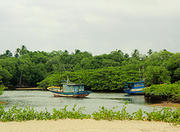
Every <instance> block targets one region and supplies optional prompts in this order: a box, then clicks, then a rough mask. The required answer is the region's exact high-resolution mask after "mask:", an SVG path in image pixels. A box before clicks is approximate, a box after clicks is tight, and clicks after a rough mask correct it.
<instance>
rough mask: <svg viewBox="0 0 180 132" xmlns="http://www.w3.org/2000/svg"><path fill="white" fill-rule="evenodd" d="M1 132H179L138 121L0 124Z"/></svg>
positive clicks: (157, 124) (171, 125)
mask: <svg viewBox="0 0 180 132" xmlns="http://www.w3.org/2000/svg"><path fill="white" fill-rule="evenodd" d="M0 130H1V132H12V131H13V132H24V130H25V131H26V132H50V131H51V132H111V131H112V132H132V131H133V132H179V130H180V127H179V126H174V125H173V124H171V123H165V122H155V121H151V122H150V121H138V120H123V121H121V120H113V121H107V120H98V121H97V120H93V119H83V120H80V119H64V120H56V121H55V120H43V121H42V120H41V121H40V120H39V121H38V120H32V121H23V122H0Z"/></svg>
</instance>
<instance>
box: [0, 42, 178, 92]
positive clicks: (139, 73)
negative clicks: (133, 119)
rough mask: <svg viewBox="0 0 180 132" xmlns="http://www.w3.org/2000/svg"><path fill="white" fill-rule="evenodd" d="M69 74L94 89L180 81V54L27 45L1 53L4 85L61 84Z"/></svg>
mask: <svg viewBox="0 0 180 132" xmlns="http://www.w3.org/2000/svg"><path fill="white" fill-rule="evenodd" d="M67 76H68V77H69V79H70V81H72V82H76V83H84V84H86V85H87V88H89V89H91V90H93V91H121V90H122V88H123V83H124V82H126V81H138V80H140V79H142V80H144V81H145V84H146V86H150V85H152V84H163V83H175V82H177V81H178V80H180V53H171V52H169V51H167V50H162V51H159V52H156V51H152V50H151V49H149V51H148V52H147V54H141V53H140V52H139V51H138V50H137V49H135V50H134V51H133V52H132V54H131V55H129V54H127V53H123V52H122V51H121V50H116V51H112V52H110V53H109V54H102V55H92V54H91V53H89V52H87V51H85V52H82V51H80V50H78V49H77V50H75V51H74V52H73V53H69V52H68V51H67V50H65V51H61V50H58V51H52V52H44V51H30V50H28V49H27V48H26V46H24V45H23V46H22V47H20V48H17V49H16V52H15V53H14V54H13V53H12V52H11V51H10V50H6V51H5V52H4V53H3V54H1V55H0V83H1V84H0V85H4V86H6V87H8V88H10V89H11V88H14V87H37V86H38V87H43V88H47V87H48V86H51V85H59V84H60V83H61V82H62V81H63V80H66V78H67Z"/></svg>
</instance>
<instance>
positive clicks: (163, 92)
mask: <svg viewBox="0 0 180 132" xmlns="http://www.w3.org/2000/svg"><path fill="white" fill-rule="evenodd" d="M144 92H145V94H149V95H156V96H160V97H166V98H168V100H172V101H177V100H180V84H162V85H152V86H150V87H149V88H146V89H145V90H144Z"/></svg>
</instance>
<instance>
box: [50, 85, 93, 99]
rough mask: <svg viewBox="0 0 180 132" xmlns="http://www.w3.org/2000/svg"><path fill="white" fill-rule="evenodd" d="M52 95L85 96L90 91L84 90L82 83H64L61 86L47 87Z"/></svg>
mask: <svg viewBox="0 0 180 132" xmlns="http://www.w3.org/2000/svg"><path fill="white" fill-rule="evenodd" d="M47 89H48V90H49V91H50V92H52V93H53V94H54V97H85V96H88V95H89V94H90V93H91V91H85V90H84V85H83V84H73V83H64V84H62V87H56V86H51V87H48V88H47Z"/></svg>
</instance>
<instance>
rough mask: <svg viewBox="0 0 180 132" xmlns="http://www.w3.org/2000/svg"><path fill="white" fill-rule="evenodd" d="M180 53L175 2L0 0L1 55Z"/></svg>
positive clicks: (179, 11) (179, 13)
mask: <svg viewBox="0 0 180 132" xmlns="http://www.w3.org/2000/svg"><path fill="white" fill-rule="evenodd" d="M21 45H26V47H27V48H28V49H29V50H33V51H34V50H41V51H42V50H43V51H48V52H50V51H52V50H68V51H70V52H72V51H74V49H80V50H82V51H89V52H91V53H93V54H94V55H95V54H103V53H109V52H110V51H112V50H116V49H118V50H119V49H120V50H122V51H123V52H126V53H131V52H132V51H133V50H134V49H136V48H137V49H139V50H140V51H141V52H142V53H146V52H147V51H148V49H152V50H153V51H159V50H162V49H167V50H168V51H171V52H180V0H0V47H1V48H0V53H3V52H5V50H7V49H9V50H11V51H13V52H14V51H15V49H16V48H18V47H20V46H21Z"/></svg>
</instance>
